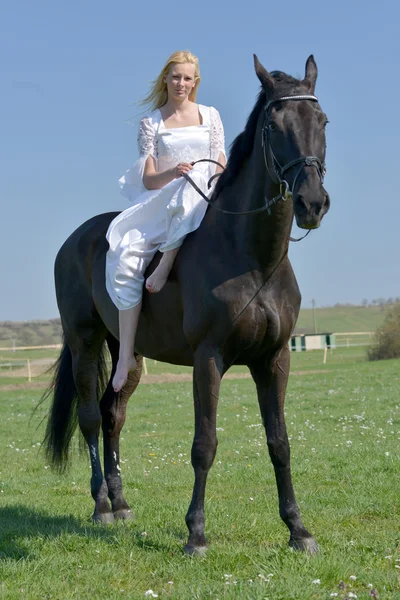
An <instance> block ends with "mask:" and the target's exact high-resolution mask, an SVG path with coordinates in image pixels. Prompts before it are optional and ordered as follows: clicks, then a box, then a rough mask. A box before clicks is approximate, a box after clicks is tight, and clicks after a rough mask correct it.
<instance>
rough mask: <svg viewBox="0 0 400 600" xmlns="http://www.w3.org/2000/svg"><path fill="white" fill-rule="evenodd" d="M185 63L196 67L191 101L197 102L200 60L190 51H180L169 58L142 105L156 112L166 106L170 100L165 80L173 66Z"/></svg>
mask: <svg viewBox="0 0 400 600" xmlns="http://www.w3.org/2000/svg"><path fill="white" fill-rule="evenodd" d="M184 63H190V64H192V65H194V67H195V69H194V80H195V86H194V88H193V89H192V91H191V92H190V95H189V100H191V101H192V102H194V101H195V100H196V95H197V88H198V87H199V84H200V67H199V59H198V58H197V56H195V55H194V54H192V53H191V52H189V51H188V50H186V51H185V50H179V51H178V52H174V53H173V54H171V56H170V57H169V58H168V60H167V62H166V63H165V65H164V67H163V69H162V71H161V73H160V74H159V76H158V77H157V79H156V80H155V81H153V82H152V85H151V87H150V92H149V94H148V95H147V96H146V98H145V99H144V100H142V102H141V103H140V104H142V105H147V106H149V107H150V109H151V110H156V109H157V108H161V106H164V104H165V103H166V102H167V100H168V89H167V84H166V83H165V81H164V79H165V77H166V76H167V75H168V73H169V69H170V67H171V66H172V65H174V64H175V65H176V64H178V65H181V64H184Z"/></svg>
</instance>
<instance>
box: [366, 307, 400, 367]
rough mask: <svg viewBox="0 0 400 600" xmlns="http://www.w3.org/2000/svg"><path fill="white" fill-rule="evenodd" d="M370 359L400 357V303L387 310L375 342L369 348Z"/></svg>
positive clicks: (377, 331) (376, 333)
mask: <svg viewBox="0 0 400 600" xmlns="http://www.w3.org/2000/svg"><path fill="white" fill-rule="evenodd" d="M367 356H368V359H369V360H381V359H384V358H400V303H397V304H394V305H393V306H392V308H391V309H390V310H389V311H388V312H387V314H386V317H385V320H384V321H383V324H382V325H381V327H379V328H378V329H377V330H376V332H375V343H374V345H373V346H371V347H370V348H368V351H367Z"/></svg>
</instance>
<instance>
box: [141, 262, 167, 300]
mask: <svg viewBox="0 0 400 600" xmlns="http://www.w3.org/2000/svg"><path fill="white" fill-rule="evenodd" d="M170 270H171V267H170V265H163V264H162V262H160V264H159V265H158V267H157V268H156V269H155V271H154V272H153V273H152V274H151V275H150V277H148V278H147V279H146V290H147V291H148V292H150V294H156V293H157V292H159V291H161V290H162V288H163V287H164V285H165V284H166V283H167V279H168V275H169V272H170Z"/></svg>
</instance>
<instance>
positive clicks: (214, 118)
mask: <svg viewBox="0 0 400 600" xmlns="http://www.w3.org/2000/svg"><path fill="white" fill-rule="evenodd" d="M210 109H211V110H210V115H211V152H212V153H218V154H219V153H220V152H222V153H223V154H224V156H226V152H225V134H224V126H223V125H222V121H221V117H220V116H219V112H218V111H217V109H216V108H214V107H213V106H211V107H210ZM218 154H217V155H218Z"/></svg>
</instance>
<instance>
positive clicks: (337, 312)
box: [296, 306, 388, 333]
mask: <svg viewBox="0 0 400 600" xmlns="http://www.w3.org/2000/svg"><path fill="white" fill-rule="evenodd" d="M387 309H388V307H386V306H385V307H383V308H381V307H380V306H366V307H363V306H329V307H327V308H316V309H315V320H316V324H317V331H318V332H321V333H324V332H331V333H336V332H347V331H375V330H376V328H377V327H379V326H380V325H381V324H382V321H383V319H384V317H385V314H386V311H387ZM313 332H314V318H313V310H312V309H311V308H303V309H301V311H300V315H299V318H298V320H297V325H296V333H313Z"/></svg>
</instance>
